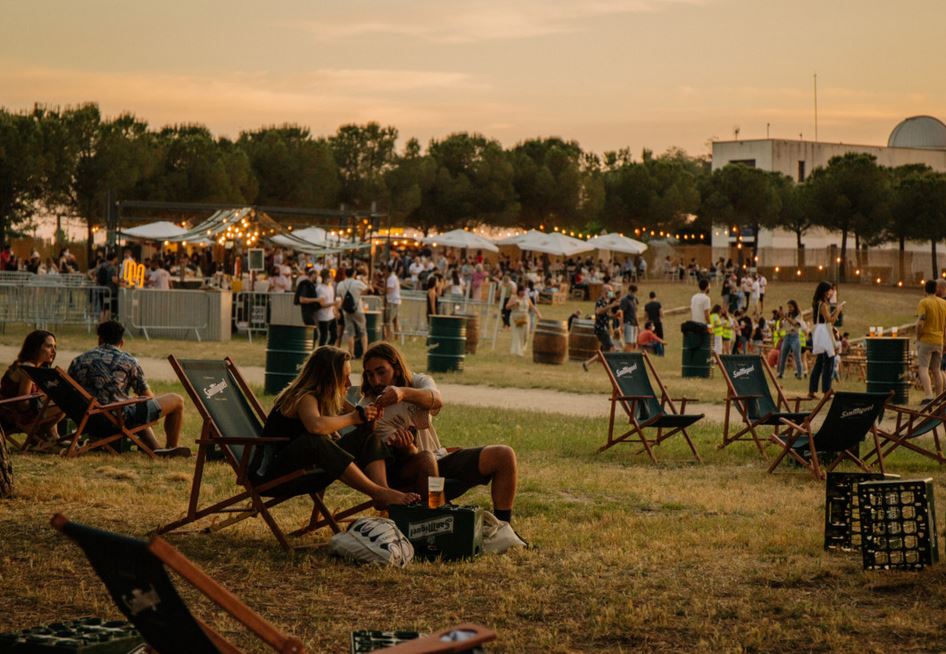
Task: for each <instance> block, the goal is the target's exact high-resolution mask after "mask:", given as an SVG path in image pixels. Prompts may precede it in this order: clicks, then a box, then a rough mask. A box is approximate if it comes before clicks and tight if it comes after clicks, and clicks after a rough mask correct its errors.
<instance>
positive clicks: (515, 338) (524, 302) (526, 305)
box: [506, 287, 542, 357]
mask: <svg viewBox="0 0 946 654" xmlns="http://www.w3.org/2000/svg"><path fill="white" fill-rule="evenodd" d="M506 309H507V310H508V311H509V312H510V313H509V322H510V324H511V325H512V346H511V347H510V350H509V351H510V352H511V353H512V354H514V355H516V356H520V357H521V356H525V354H526V343H527V342H528V340H529V315H530V314H534V315H535V316H536V318H538V319H539V320H541V319H542V316H541V314H539V310H538V309H537V308H536V307H535V305H534V304H532V302H531V301H530V300H529V297H528V296H527V295H526V289H525V287H523V288H520V289H519V291H518V292H517V293H516V295H515V297H511V298H509V300H508V301H507V302H506Z"/></svg>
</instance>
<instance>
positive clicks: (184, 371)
mask: <svg viewBox="0 0 946 654" xmlns="http://www.w3.org/2000/svg"><path fill="white" fill-rule="evenodd" d="M168 361H170V362H171V367H172V368H173V369H174V372H175V373H177V376H178V378H179V379H180V380H181V384H182V385H183V386H184V390H185V391H187V394H188V395H189V396H190V398H191V401H192V402H193V403H194V406H195V407H197V412H198V413H199V414H200V417H201V419H202V421H203V425H202V427H201V432H200V439H199V440H198V441H197V445H198V447H197V459H196V463H195V468H194V480H193V482H192V483H191V492H190V500H189V502H188V507H187V514H186V515H185V516H184V517H183V518H182V519H180V520H176V521H174V522H171V523H169V524H167V525H164V526H163V527H160V528H159V529H157V530H156V531H155V533H156V534H165V533H168V532H171V531H175V530H177V529H180V528H181V527H184V526H186V525H189V524H191V523H194V522H196V521H198V520H201V519H203V518H206V517H209V516H219V515H222V514H223V515H228V516H229V517H228V518H226V519H221V520H218V521H216V522H215V523H214V524H213V525H211V526H210V527H208V529H207V531H218V530H220V529H223V528H224V527H228V526H230V525H233V524H236V523H238V522H241V521H243V520H245V519H247V518H252V517H255V516H260V517H261V518H262V519H263V521H264V522H265V523H266V525H267V526H268V527H269V529H270V530H271V531H272V532H273V535H274V536H275V537H276V540H277V541H279V544H280V545H282V546H283V548H285V549H287V550H291V549H293V547H292V546H291V545H290V543H289V540H288V538H287V534H286V533H285V532H284V531H283V530H282V529H281V528H280V526H279V525H278V524H277V522H276V520H275V518H274V517H273V515H272V513H271V511H270V509H271V508H273V507H274V506H276V505H278V504H281V503H283V502H285V501H287V500H290V499H292V498H293V497H298V496H301V495H308V496H309V497H310V498H311V499H312V503H313V506H312V513H311V516H310V518H309V522H308V523H307V524H306V525H305V526H303V527H302V528H300V529H297V530H296V531H293V532H290V533H289V534H288V535H289V536H293V537H297V536H303V535H305V534H307V533H309V532H312V531H315V530H317V529H320V528H322V527H325V526H328V527H330V528H331V530H332V531H333V532H335V533H338V532H339V531H340V528H339V526H338V522H339V521H340V520H344V519H346V518H348V517H350V516H352V515H355V514H356V513H360V512H362V511H364V510H366V509H368V508H369V507H370V506H371V503H370V502H363V503H361V504H358V505H357V506H355V507H352V508H350V509H346V510H345V511H341V512H339V513H335V514H333V513H331V512H330V511H329V510H328V509H327V508H326V506H325V504H324V502H323V501H322V494H323V492H324V491H325V488H326V487H327V486H328V485H329V484H330V483H331V482H332V481H333V480H332V479H328V478H327V477H326V475H325V473H324V471H322V470H318V469H316V470H296V471H294V472H291V473H289V474H286V475H283V476H281V477H278V478H276V479H272V480H269V481H267V482H265V483H259V484H258V483H255V482H254V480H253V479H252V476H251V475H250V471H249V469H248V468H249V465H250V463H251V461H252V457H253V449H254V447H255V446H259V445H264V444H266V443H278V442H285V441H288V440H289V438H288V437H279V438H263V437H262V436H261V434H262V431H263V423H264V422H265V420H266V413H265V412H264V411H263V407H262V406H261V405H260V403H259V401H258V400H257V399H256V396H255V395H253V391H252V390H250V387H249V385H248V384H247V383H246V380H245V379H244V378H243V375H242V374H240V371H239V369H238V368H237V367H236V364H234V363H233V360H232V359H230V358H229V357H227V358H226V359H224V360H222V361H219V360H217V361H213V360H181V359H177V358H176V357H175V356H174V355H171V356H169V357H168ZM215 447H217V448H219V449H220V450H221V451H222V452H223V456H224V459H225V460H226V461H227V462H228V463H229V464H230V466H231V467H232V468H233V471H234V472H235V473H236V482H237V484H238V485H239V486H240V487H241V488H242V490H241V491H240V492H238V493H236V494H235V495H233V496H232V497H228V498H227V499H225V500H222V501H220V502H216V503H214V504H212V505H210V506H207V507H204V508H200V492H201V482H202V480H203V473H204V465H205V464H206V462H207V459H208V457H209V456H210V455H211V452H212V450H213V449H214V448H215ZM264 498H265V499H264Z"/></svg>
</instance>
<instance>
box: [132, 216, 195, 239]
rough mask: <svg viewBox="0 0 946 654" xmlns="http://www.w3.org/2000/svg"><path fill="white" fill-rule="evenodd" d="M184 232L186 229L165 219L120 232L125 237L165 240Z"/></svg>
mask: <svg viewBox="0 0 946 654" xmlns="http://www.w3.org/2000/svg"><path fill="white" fill-rule="evenodd" d="M186 233H187V230H186V229H184V228H183V227H178V226H177V225H175V224H174V223H170V222H168V221H166V220H159V221H158V222H155V223H148V224H147V225H138V226H137V227H131V228H129V229H124V230H122V232H121V234H122V236H124V237H125V238H130V239H135V240H139V241H166V240H168V239H171V238H176V237H178V236H180V235H181V234H186Z"/></svg>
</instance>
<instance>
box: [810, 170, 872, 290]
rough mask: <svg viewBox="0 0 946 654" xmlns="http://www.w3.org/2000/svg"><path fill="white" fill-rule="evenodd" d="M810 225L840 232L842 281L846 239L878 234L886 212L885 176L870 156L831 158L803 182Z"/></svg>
mask: <svg viewBox="0 0 946 654" xmlns="http://www.w3.org/2000/svg"><path fill="white" fill-rule="evenodd" d="M805 185H806V186H807V190H806V196H807V198H808V199H809V203H808V206H809V207H810V209H811V212H812V222H814V223H815V224H816V225H821V226H823V227H827V228H828V229H833V230H837V231H840V232H841V262H840V276H841V281H844V280H845V279H846V277H847V270H846V269H847V240H848V234H849V233H851V232H852V231H854V232H855V233H856V234H858V236H859V237H864V238H870V237H872V236H874V235H877V234H879V233H880V230H881V229H882V227H883V225H884V222H883V221H884V217H885V215H886V211H887V205H886V201H887V194H888V190H889V184H888V180H887V176H886V174H885V173H884V171H883V169H881V168H880V167H879V166H878V165H877V163H876V158H875V157H874V156H872V155H869V154H860V153H853V152H852V153H848V154H845V155H841V156H837V157H832V158H831V159H830V160H829V161H828V165H827V166H826V167H825V168H816V169H815V170H814V171H812V174H811V176H810V177H809V178H808V180H807V181H806V182H805Z"/></svg>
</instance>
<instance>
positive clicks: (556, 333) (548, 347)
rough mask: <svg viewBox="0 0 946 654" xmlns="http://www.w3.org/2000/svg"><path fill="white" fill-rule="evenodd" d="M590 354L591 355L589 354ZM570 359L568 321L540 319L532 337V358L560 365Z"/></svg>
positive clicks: (536, 361)
mask: <svg viewBox="0 0 946 654" xmlns="http://www.w3.org/2000/svg"><path fill="white" fill-rule="evenodd" d="M589 356H590V355H589ZM566 359H568V323H567V322H565V321H564V320H540V321H539V322H538V323H536V326H535V335H534V336H533V337H532V360H533V361H534V362H535V363H549V364H552V365H556V366H560V365H562V364H564V363H565V360H566Z"/></svg>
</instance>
